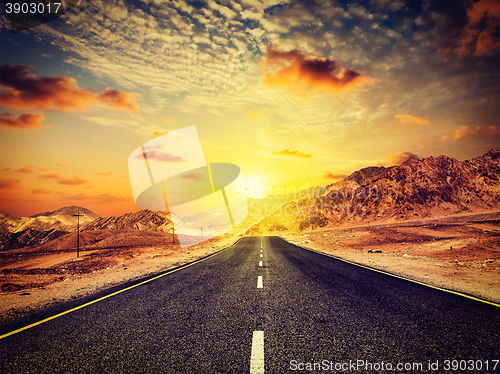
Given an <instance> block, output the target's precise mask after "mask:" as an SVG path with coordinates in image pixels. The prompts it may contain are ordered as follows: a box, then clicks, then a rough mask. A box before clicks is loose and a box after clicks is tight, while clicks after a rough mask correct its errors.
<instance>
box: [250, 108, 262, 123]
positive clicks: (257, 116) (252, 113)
mask: <svg viewBox="0 0 500 374" xmlns="http://www.w3.org/2000/svg"><path fill="white" fill-rule="evenodd" d="M247 116H248V117H249V118H251V119H253V120H256V121H262V120H263V119H264V116H261V115H260V114H259V113H257V112H256V111H254V110H249V111H248V113H247Z"/></svg>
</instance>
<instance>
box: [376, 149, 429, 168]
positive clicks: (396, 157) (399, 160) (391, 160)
mask: <svg viewBox="0 0 500 374" xmlns="http://www.w3.org/2000/svg"><path fill="white" fill-rule="evenodd" d="M411 158H413V159H416V160H420V157H418V156H417V155H416V154H415V153H411V152H396V153H393V154H391V155H389V157H387V159H385V160H384V161H383V162H379V163H378V164H377V165H378V166H394V165H401V164H403V163H405V162H406V161H408V160H409V159H411Z"/></svg>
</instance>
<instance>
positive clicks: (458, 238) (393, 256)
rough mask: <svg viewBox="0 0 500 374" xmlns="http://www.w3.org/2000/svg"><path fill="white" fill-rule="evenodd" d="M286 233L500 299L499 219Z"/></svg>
mask: <svg viewBox="0 0 500 374" xmlns="http://www.w3.org/2000/svg"><path fill="white" fill-rule="evenodd" d="M282 237H283V238H284V239H286V240H288V241H289V242H291V243H294V244H299V245H301V246H303V247H305V248H310V249H314V250H316V251H319V252H324V253H328V254H331V255H334V256H337V257H340V258H342V259H345V260H348V261H352V262H355V263H358V264H362V265H366V266H370V267H372V268H376V269H379V270H383V271H387V272H389V273H391V274H396V275H400V276H403V277H405V278H409V279H412V280H416V281H420V282H423V283H426V284H429V285H432V286H436V287H441V288H445V289H448V290H453V291H458V292H461V293H466V294H469V295H473V296H475V297H478V298H480V299H483V300H487V301H492V302H495V303H500V217H498V215H494V216H488V217H487V219H482V218H480V219H477V217H475V218H474V217H465V218H463V219H461V220H456V219H454V220H451V219H450V220H442V221H428V222H421V223H420V224H418V223H414V222H412V223H407V224H405V223H401V224H397V225H396V224H387V225H377V226H369V225H365V226H358V227H351V228H339V229H325V230H314V231H311V232H308V233H303V234H288V235H282Z"/></svg>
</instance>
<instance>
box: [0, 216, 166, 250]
mask: <svg viewBox="0 0 500 374" xmlns="http://www.w3.org/2000/svg"><path fill="white" fill-rule="evenodd" d="M77 212H79V213H80V214H83V217H80V232H81V236H82V240H85V239H84V238H85V237H86V236H88V235H87V234H85V233H86V232H97V231H99V232H100V235H97V236H96V235H94V234H91V235H90V236H91V237H92V239H89V240H90V242H92V243H96V241H98V240H101V239H104V238H108V237H109V236H110V234H109V233H108V234H106V233H105V231H115V232H116V231H124V230H144V231H148V232H156V233H169V232H171V229H172V220H171V219H170V215H169V214H167V213H165V212H160V211H150V210H141V211H138V212H135V213H127V214H124V215H121V216H119V217H100V216H99V215H97V214H95V213H93V212H91V211H90V210H88V209H85V208H82V207H78V206H68V207H63V208H61V209H59V210H56V211H54V212H46V213H39V214H35V215H33V216H31V217H13V216H10V215H8V214H6V213H0V250H6V249H15V248H22V247H31V246H35V245H41V244H44V243H47V242H49V241H51V242H53V241H55V240H56V239H58V241H59V242H62V243H66V242H67V240H63V238H62V237H64V236H71V237H73V236H75V235H74V233H76V230H77V219H76V217H75V214H76V213H77ZM111 236H113V235H111ZM155 237H156V236H155ZM96 238H97V239H96ZM73 239H75V238H72V239H71V240H72V241H75V240H76V239H75V240H73ZM75 245H76V242H75ZM61 246H64V245H63V244H61V245H59V244H58V245H57V247H61Z"/></svg>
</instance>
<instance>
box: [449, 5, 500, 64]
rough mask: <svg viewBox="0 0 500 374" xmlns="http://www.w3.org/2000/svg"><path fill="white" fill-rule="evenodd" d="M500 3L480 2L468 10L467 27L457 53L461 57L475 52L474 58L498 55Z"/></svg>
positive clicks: (458, 43) (458, 42) (456, 49)
mask: <svg viewBox="0 0 500 374" xmlns="http://www.w3.org/2000/svg"><path fill="white" fill-rule="evenodd" d="M499 13H500V2H499V1H498V0H480V1H478V2H473V3H472V6H471V7H470V8H469V9H467V18H468V21H467V25H466V26H465V28H464V29H463V30H462V35H461V37H460V38H459V39H458V40H457V47H456V48H455V53H456V54H457V55H459V56H462V55H463V54H466V53H469V52H472V51H474V56H480V55H487V54H490V53H498V44H499V41H500V39H499V36H498V24H499Z"/></svg>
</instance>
